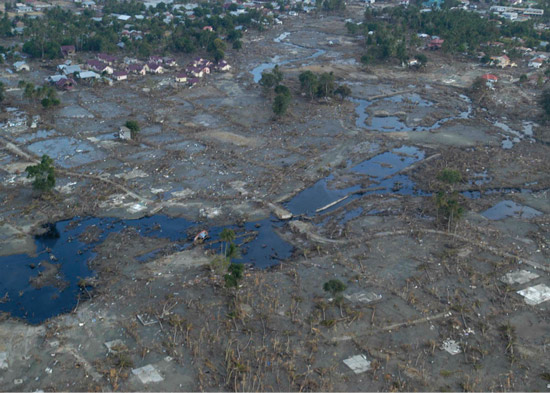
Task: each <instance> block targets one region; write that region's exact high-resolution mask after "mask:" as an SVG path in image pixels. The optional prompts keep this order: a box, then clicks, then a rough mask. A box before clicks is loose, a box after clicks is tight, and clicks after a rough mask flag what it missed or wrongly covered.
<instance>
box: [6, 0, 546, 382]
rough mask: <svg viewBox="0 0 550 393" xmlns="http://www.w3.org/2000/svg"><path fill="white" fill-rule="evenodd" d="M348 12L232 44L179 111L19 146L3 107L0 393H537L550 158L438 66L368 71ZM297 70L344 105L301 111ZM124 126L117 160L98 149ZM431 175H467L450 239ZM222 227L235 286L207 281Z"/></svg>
mask: <svg viewBox="0 0 550 393" xmlns="http://www.w3.org/2000/svg"><path fill="white" fill-rule="evenodd" d="M353 7H356V6H354V5H352V6H351V7H350V10H349V14H348V15H345V16H333V15H331V16H325V17H323V18H321V17H319V16H316V15H309V16H300V17H297V18H294V19H293V18H287V19H285V20H284V23H283V25H282V26H281V25H277V26H275V27H273V28H271V29H268V30H267V31H265V32H262V33H261V34H260V33H257V32H250V34H249V35H247V36H245V37H246V38H245V41H246V42H244V43H245V45H244V46H243V49H242V51H240V52H235V53H230V54H229V55H228V57H229V61H230V63H231V64H232V66H233V68H232V71H231V72H230V73H226V74H213V75H211V76H209V78H207V79H205V80H203V81H202V82H201V83H200V84H199V85H198V86H196V87H194V88H193V89H183V88H180V87H176V86H174V85H173V84H170V83H168V82H167V81H166V80H165V78H167V77H162V76H155V77H148V78H145V79H140V80H130V81H128V83H117V84H115V85H113V86H112V87H105V88H93V87H79V88H77V89H76V90H75V91H72V92H67V93H63V94H62V96H61V101H62V107H61V108H60V109H56V110H54V111H53V112H44V113H41V114H40V115H41V120H40V121H39V124H38V125H37V128H29V127H27V126H26V123H25V122H26V120H28V118H29V117H31V116H33V115H35V113H34V112H33V109H32V108H30V107H29V106H28V105H27V104H26V103H25V101H24V100H22V98H21V93H20V92H19V93H18V92H16V91H14V92H9V93H8V94H7V100H8V101H9V105H10V107H11V108H15V109H10V110H9V111H7V110H6V111H4V112H3V113H2V134H1V135H0V146H1V150H0V163H1V166H0V181H1V183H0V195H1V197H2V199H1V200H0V253H1V255H2V256H1V257H0V267H1V268H2V272H9V273H8V274H5V273H3V274H2V276H1V277H0V310H2V311H3V312H4V313H3V314H1V322H0V387H1V388H0V389H1V390H23V391H36V390H38V389H42V390H44V391H46V389H48V390H61V389H65V390H82V391H84V390H86V391H95V390H123V391H144V390H155V391H180V390H186V391H190V390H193V391H195V390H210V391H221V390H223V391H228V390H250V391H252V390H261V391H266V390H279V391H287V390H288V391H306V390H314V391H322V390H326V391H328V390H335V391H336V390H339V391H364V390H409V391H412V390H422V391H434V390H469V391H470V390H501V391H503V390H514V391H519V390H530V391H532V390H545V389H547V385H548V383H550V382H549V381H548V380H547V379H548V369H549V367H550V364H549V362H548V356H547V353H548V350H549V347H548V346H549V345H550V341H549V339H548V337H547V336H548V335H547V332H548V331H549V328H550V326H549V321H548V318H547V315H548V307H549V305H550V301H548V300H547V297H548V292H547V289H546V288H548V287H549V286H550V264H549V262H548V261H549V260H550V251H549V247H550V242H549V240H548V239H549V238H550V236H549V228H550V221H549V217H550V216H549V215H550V203H549V200H548V198H549V195H548V190H549V188H550V178H549V177H548V173H549V172H550V167H549V165H550V164H549V161H548V159H547V157H548V156H549V153H550V152H549V149H550V146H549V145H548V144H545V143H544V142H543V140H544V138H545V137H546V136H545V135H544V132H545V128H544V126H542V125H540V124H538V123H537V117H536V116H535V115H534V114H532V113H531V112H530V110H527V109H525V107H530V106H531V105H530V104H533V103H529V102H523V101H518V103H516V104H517V106H521V105H523V106H524V109H525V111H524V112H525V114H526V115H525V116H528V118H521V117H520V116H519V115H518V114H517V113H516V112H521V107H519V108H515V109H514V110H513V111H512V113H508V112H507V108H508V107H507V106H499V105H498V103H497V102H496V101H494V102H488V103H484V104H480V103H479V102H478V101H476V100H472V99H471V97H469V92H468V89H467V88H466V87H467V86H469V84H471V81H472V80H473V78H475V76H476V74H475V73H474V72H473V71H472V68H471V67H470V65H469V64H468V63H464V62H463V61H462V60H456V61H452V62H451V61H448V60H449V59H446V58H445V57H444V55H443V54H437V53H434V54H431V55H430V63H429V65H428V67H427V69H426V70H424V71H422V72H413V71H410V70H406V69H403V68H401V67H399V66H394V65H388V66H384V67H372V68H370V69H368V70H366V69H365V68H364V67H363V66H362V65H361V64H360V62H359V59H358V56H359V55H358V54H359V53H360V52H361V48H360V46H359V45H360V43H359V41H358V40H356V38H355V37H352V36H349V35H348V34H347V32H346V29H345V19H346V18H348V17H354V15H357V10H358V8H357V9H355V8H353ZM329 41H331V42H332V43H333V44H332V45H330V44H329ZM335 42H337V43H338V44H334V43H335ZM178 60H180V63H181V64H185V60H188V59H178ZM275 64H279V65H280V67H281V69H282V71H283V72H284V74H285V81H284V83H285V84H286V85H288V86H289V87H290V88H291V89H292V91H293V105H292V107H291V109H290V113H289V114H288V115H287V116H286V117H285V118H282V119H280V120H278V121H274V120H273V116H272V109H271V99H272V98H271V97H270V96H269V95H268V94H266V93H265V92H263V91H262V89H261V88H260V87H259V86H258V85H257V84H256V83H255V81H256V80H257V79H258V75H261V71H262V70H266V69H269V68H270V67H272V66H274V65H275ZM442 65H444V69H443V70H442V68H441V67H440V66H442ZM306 69H310V70H314V71H315V72H325V71H326V72H329V71H333V72H334V73H335V75H336V77H337V82H338V83H346V84H348V85H349V86H350V87H351V89H352V95H351V97H350V98H349V99H348V100H343V101H342V100H339V99H331V100H319V101H318V100H310V99H309V98H308V97H305V96H302V95H301V94H300V93H299V91H298V87H299V82H298V81H297V77H298V74H299V73H300V72H302V71H303V70H306ZM41 72H42V73H45V71H44V70H40V71H37V75H35V77H36V78H37V79H39V78H42V77H43V75H40V73H41ZM450 74H452V75H456V78H455V79H454V82H452V83H450V82H449V80H448V79H449V75H450ZM10 83H13V81H11V82H10ZM503 88H504V89H512V88H513V86H511V87H509V86H506V85H505V86H504V87H503ZM144 89H145V90H144ZM128 118H133V119H136V120H137V121H138V122H139V123H140V125H141V129H142V130H141V133H140V135H139V138H138V139H137V140H135V141H121V140H119V139H118V138H117V137H116V136H115V134H116V133H117V131H118V127H120V125H122V124H124V122H125V121H126V120H127V119H128ZM44 153H47V154H50V155H51V156H52V157H53V158H54V160H55V163H56V167H57V186H56V190H55V192H54V193H53V194H52V195H49V196H43V197H41V198H40V197H38V196H37V195H36V194H35V193H33V191H32V189H31V186H30V184H29V180H28V179H26V178H25V173H24V170H25V167H26V166H27V165H29V164H32V163H33V162H35V161H36V160H37V159H38V158H39V156H40V155H41V154H44ZM444 168H452V169H456V170H458V171H459V172H460V173H461V175H462V180H461V181H460V182H458V183H456V184H454V185H453V186H452V190H451V191H456V195H457V198H458V202H459V203H460V204H461V206H463V208H464V213H463V217H462V219H461V220H460V221H459V222H458V225H457V226H456V227H454V226H453V227H452V228H449V227H448V226H447V225H444V223H442V222H441V215H440V214H439V213H438V211H437V209H436V204H435V197H434V195H436V193H437V192H438V191H440V190H441V189H442V188H443V187H447V186H446V185H445V184H443V183H442V182H441V181H439V180H438V175H439V173H440V172H441V171H442V170H443V169H444ZM272 214H273V215H272ZM223 228H231V229H234V230H235V232H236V235H237V240H236V242H237V244H239V245H240V246H241V249H242V254H243V255H242V259H241V260H240V262H243V263H245V271H244V275H243V278H242V280H241V281H240V285H239V286H238V287H237V288H225V286H224V279H223V274H225V272H220V271H217V270H216V269H215V268H214V266H212V264H211V261H212V259H213V257H214V256H215V255H216V254H218V253H219V252H220V233H221V231H222V230H223ZM202 230H207V231H208V233H209V237H208V239H207V240H206V242H205V243H203V244H196V243H195V244H193V240H194V238H195V236H196V235H197V234H198V233H200V231H202ZM331 279H338V280H341V281H342V282H343V283H344V284H345V285H346V287H347V288H346V289H345V290H344V291H343V292H342V294H341V295H342V296H341V297H340V296H333V295H332V294H329V293H327V292H325V291H324V290H323V284H324V283H325V282H327V281H329V280H331ZM549 290H550V289H549Z"/></svg>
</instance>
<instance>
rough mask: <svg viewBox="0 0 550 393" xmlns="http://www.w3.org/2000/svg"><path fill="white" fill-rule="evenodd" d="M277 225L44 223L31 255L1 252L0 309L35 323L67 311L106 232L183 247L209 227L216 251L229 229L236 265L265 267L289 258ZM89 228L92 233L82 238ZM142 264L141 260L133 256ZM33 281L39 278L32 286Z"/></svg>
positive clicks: (155, 220) (161, 219)
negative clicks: (237, 256) (126, 232)
mask: <svg viewBox="0 0 550 393" xmlns="http://www.w3.org/2000/svg"><path fill="white" fill-rule="evenodd" d="M277 226H279V227H280V226H281V224H278V225H277V223H276V221H272V220H270V219H265V220H261V221H257V222H251V223H246V224H244V225H243V226H242V227H237V226H231V227H215V226H214V227H208V226H205V225H204V224H202V225H201V224H199V223H195V222H191V221H188V220H186V219H183V218H171V217H167V216H152V217H146V218H142V219H139V220H120V219H114V218H79V217H76V218H74V219H72V220H66V221H60V222H57V223H52V224H47V225H45V228H44V229H45V230H46V232H45V233H44V234H41V235H38V236H36V242H35V244H36V251H35V252H34V253H33V255H34V256H33V255H26V254H20V255H12V256H4V257H1V256H0V267H1V268H2V272H3V274H2V276H1V277H0V292H1V293H3V294H6V295H5V300H4V301H3V302H2V303H0V311H6V312H9V313H10V315H12V316H13V317H18V318H22V319H24V320H26V321H28V322H29V323H32V324H37V323H41V322H43V321H44V320H46V319H48V318H51V317H53V316H56V315H59V314H61V313H65V312H69V311H71V310H72V309H73V308H74V307H75V306H76V304H77V302H78V301H79V296H80V295H81V294H83V293H84V290H85V289H84V288H85V286H86V285H85V284H82V282H85V281H86V280H85V279H86V278H89V277H91V276H93V275H94V272H93V271H92V270H90V265H91V263H92V260H93V258H94V257H95V252H94V248H95V246H97V245H98V244H100V243H102V242H103V241H104V240H105V238H106V237H107V236H109V234H111V233H118V232H121V231H122V230H125V229H128V228H135V230H136V231H137V233H138V234H139V235H140V236H146V237H156V238H162V239H168V240H170V241H171V242H173V243H176V244H177V246H176V247H175V248H173V250H175V251H182V250H185V249H189V248H190V247H192V246H193V238H194V236H195V235H196V234H197V233H198V232H200V231H201V230H203V229H208V233H209V236H210V237H209V239H208V241H207V248H210V247H212V248H213V249H217V248H218V245H217V244H214V245H212V246H208V244H209V243H219V242H220V239H219V235H220V232H221V231H222V230H223V229H224V228H231V229H234V230H235V232H236V235H237V237H238V240H237V241H236V244H237V245H239V246H240V247H241V252H242V258H240V259H239V261H238V262H240V263H248V264H251V265H253V266H255V267H258V268H266V267H270V266H273V265H275V264H278V263H280V261H284V260H285V259H287V258H288V257H290V255H291V252H292V246H291V245H290V244H288V243H286V242H285V241H284V240H282V239H281V238H280V237H279V236H278V235H277V234H276V232H275V231H274V229H275V228H276V227H277ZM89 231H92V232H93V233H94V236H92V238H91V239H89V238H87V237H88V236H87V233H88V232H89ZM138 261H139V262H141V261H140V260H138ZM37 282H40V284H39V285H37Z"/></svg>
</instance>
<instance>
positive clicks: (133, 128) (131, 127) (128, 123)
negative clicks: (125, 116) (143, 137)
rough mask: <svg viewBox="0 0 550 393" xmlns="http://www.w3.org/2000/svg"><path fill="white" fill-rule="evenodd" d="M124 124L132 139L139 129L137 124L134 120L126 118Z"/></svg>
mask: <svg viewBox="0 0 550 393" xmlns="http://www.w3.org/2000/svg"><path fill="white" fill-rule="evenodd" d="M124 125H125V126H126V127H127V128H128V129H129V130H130V133H131V136H132V139H133V138H135V137H136V136H137V134H138V133H139V131H140V127H139V124H138V122H137V121H136V120H126V123H124Z"/></svg>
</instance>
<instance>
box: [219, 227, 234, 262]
mask: <svg viewBox="0 0 550 393" xmlns="http://www.w3.org/2000/svg"><path fill="white" fill-rule="evenodd" d="M220 239H221V240H222V241H223V243H222V244H221V246H220V253H221V254H222V255H225V256H227V251H228V249H229V248H230V246H231V244H233V241H234V240H235V231H234V230H233V229H229V228H224V229H223V230H222V232H221V233H220Z"/></svg>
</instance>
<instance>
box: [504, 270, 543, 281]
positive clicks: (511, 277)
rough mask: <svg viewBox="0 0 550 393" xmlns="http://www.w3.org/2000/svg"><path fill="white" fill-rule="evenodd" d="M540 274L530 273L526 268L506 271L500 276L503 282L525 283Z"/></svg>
mask: <svg viewBox="0 0 550 393" xmlns="http://www.w3.org/2000/svg"><path fill="white" fill-rule="evenodd" d="M539 277H540V276H539V275H538V274H536V273H531V272H529V271H527V270H516V271H515V272H510V273H506V274H505V275H504V276H502V277H501V278H500V281H502V282H503V283H505V284H525V283H527V282H529V281H531V280H534V279H535V278H539Z"/></svg>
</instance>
